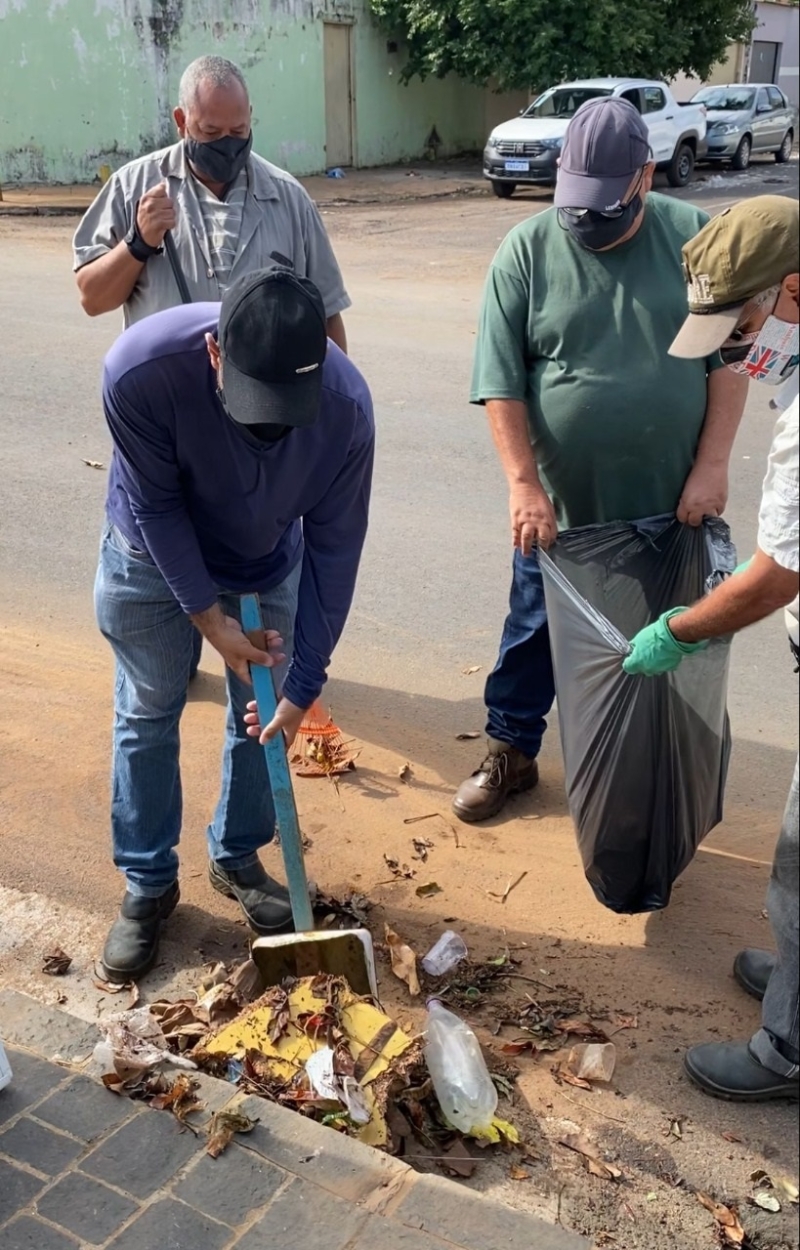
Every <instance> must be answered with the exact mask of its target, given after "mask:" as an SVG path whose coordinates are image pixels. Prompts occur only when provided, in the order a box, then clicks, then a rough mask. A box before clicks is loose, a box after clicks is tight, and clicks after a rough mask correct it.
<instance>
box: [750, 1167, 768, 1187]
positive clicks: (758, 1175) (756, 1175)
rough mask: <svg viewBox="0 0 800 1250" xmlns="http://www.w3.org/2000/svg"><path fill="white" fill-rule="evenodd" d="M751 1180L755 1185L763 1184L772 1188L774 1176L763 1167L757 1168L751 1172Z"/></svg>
mask: <svg viewBox="0 0 800 1250" xmlns="http://www.w3.org/2000/svg"><path fill="white" fill-rule="evenodd" d="M750 1180H751V1181H752V1182H753V1184H754V1185H763V1186H764V1188H765V1189H772V1188H774V1187H773V1184H772V1177H771V1176H770V1174H769V1172H765V1171H764V1169H763V1168H756V1170H755V1172H751V1173H750Z"/></svg>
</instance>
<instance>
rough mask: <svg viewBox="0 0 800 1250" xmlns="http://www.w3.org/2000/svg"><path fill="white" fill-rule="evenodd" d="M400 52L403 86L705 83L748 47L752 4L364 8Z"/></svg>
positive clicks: (608, 1)
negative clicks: (438, 82)
mask: <svg viewBox="0 0 800 1250" xmlns="http://www.w3.org/2000/svg"><path fill="white" fill-rule="evenodd" d="M370 4H371V7H372V11H373V13H374V14H375V15H376V17H377V18H378V19H379V21H380V22H381V23H382V24H383V25H384V27H385V28H386V29H387V30H389V31H391V32H392V33H393V34H395V35H398V36H401V37H402V38H403V40H404V42H405V44H406V47H407V52H408V59H407V62H406V64H405V66H404V68H403V78H404V79H405V80H406V81H408V80H409V79H410V78H413V77H414V76H415V75H418V76H419V77H420V78H426V77H428V76H429V75H433V76H434V77H438V78H442V77H443V76H444V75H445V74H448V73H451V72H452V73H455V74H458V75H459V76H460V77H461V78H464V79H466V80H467V81H468V82H473V83H477V84H478V85H485V84H486V83H488V82H489V81H492V82H493V83H495V84H496V85H497V87H498V89H499V90H505V91H509V90H514V89H516V88H523V89H527V88H532V89H541V88H544V87H547V86H550V85H552V84H555V83H558V82H563V81H565V80H568V79H571V78H593V77H597V76H601V75H626V76H627V75H630V76H632V77H634V76H636V77H639V76H641V77H644V78H672V77H674V76H675V75H676V74H678V73H679V72H681V71H683V72H684V73H687V74H694V75H695V76H696V77H698V78H701V79H702V78H705V77H706V76H707V75H708V72H709V70H710V69H711V66H712V65H713V64H714V63H715V62H717V61H719V60H721V59H722V57H723V55H724V53H725V49H726V47H727V46H728V44H729V43H734V42H738V41H740V40H746V39H749V37H750V34H751V32H752V30H753V27H754V25H755V19H754V16H753V6H752V5H751V3H750V0H370Z"/></svg>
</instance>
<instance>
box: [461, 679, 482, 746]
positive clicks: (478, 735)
mask: <svg viewBox="0 0 800 1250" xmlns="http://www.w3.org/2000/svg"><path fill="white" fill-rule="evenodd" d="M482 668H483V665H482V664H470V666H469V668H462V670H461V673H462V675H463V676H464V677H471V676H472V674H473V673H479V672H480V671H481V669H482ZM478 737H480V734H479V735H478Z"/></svg>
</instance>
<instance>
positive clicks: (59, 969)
mask: <svg viewBox="0 0 800 1250" xmlns="http://www.w3.org/2000/svg"><path fill="white" fill-rule="evenodd" d="M71 964H72V956H71V955H68V954H67V953H66V951H62V949H61V947H60V946H54V947H53V949H52V950H51V951H47V952H46V953H45V954H44V955H42V972H44V973H45V975H46V976H48V977H63V976H65V975H66V974H67V973H68V972H69V970H70V965H71Z"/></svg>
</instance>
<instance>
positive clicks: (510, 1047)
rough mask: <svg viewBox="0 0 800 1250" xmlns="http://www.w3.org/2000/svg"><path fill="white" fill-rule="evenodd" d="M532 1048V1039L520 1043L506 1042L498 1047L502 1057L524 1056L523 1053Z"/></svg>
mask: <svg viewBox="0 0 800 1250" xmlns="http://www.w3.org/2000/svg"><path fill="white" fill-rule="evenodd" d="M500 1027H501V1028H502V1027H503V1026H502V1025H501V1026H500ZM533 1048H534V1041H533V1038H528V1039H526V1040H525V1041H521V1042H506V1044H505V1045H504V1046H501V1047H500V1050H501V1053H502V1054H504V1055H524V1054H525V1051H526V1050H528V1051H532V1050H533Z"/></svg>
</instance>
